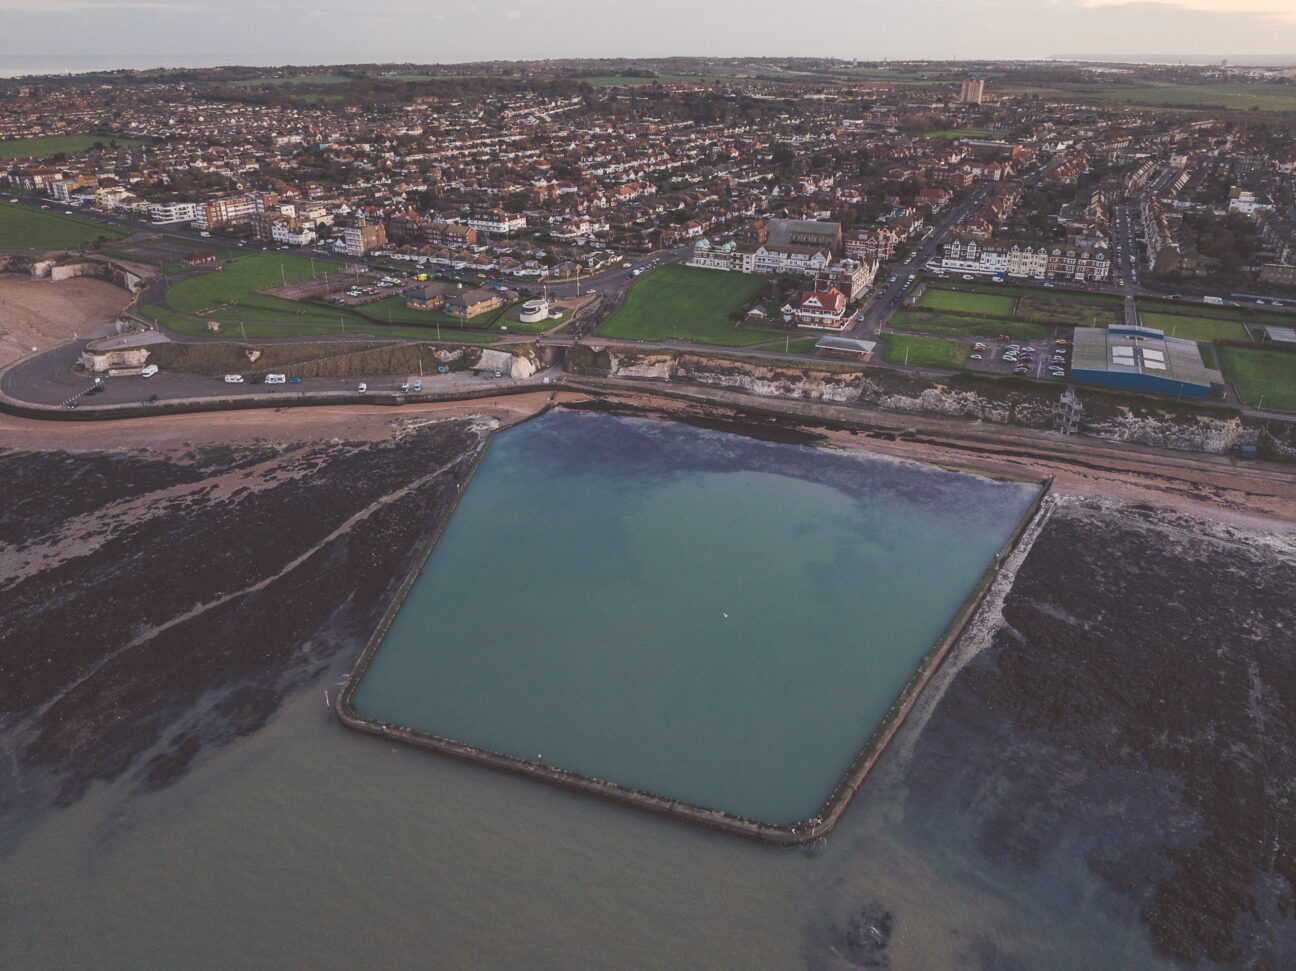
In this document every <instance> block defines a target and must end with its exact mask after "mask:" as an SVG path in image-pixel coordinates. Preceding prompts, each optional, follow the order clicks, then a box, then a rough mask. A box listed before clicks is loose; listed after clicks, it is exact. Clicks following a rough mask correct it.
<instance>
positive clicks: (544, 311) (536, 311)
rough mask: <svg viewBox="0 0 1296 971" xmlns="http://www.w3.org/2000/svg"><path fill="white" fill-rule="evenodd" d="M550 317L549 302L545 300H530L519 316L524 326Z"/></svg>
mask: <svg viewBox="0 0 1296 971" xmlns="http://www.w3.org/2000/svg"><path fill="white" fill-rule="evenodd" d="M548 317H549V301H548V300H545V299H543V298H541V299H539V300H528V301H527V302H526V303H524V304H523V305H522V312H521V313H520V314H519V315H518V320H520V321H522V323H524V324H535V323H539V322H540V321H542V320H547V319H548Z"/></svg>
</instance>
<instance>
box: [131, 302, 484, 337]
mask: <svg viewBox="0 0 1296 971" xmlns="http://www.w3.org/2000/svg"><path fill="white" fill-rule="evenodd" d="M139 312H140V315H141V316H144V317H148V318H149V319H150V320H154V321H156V322H157V323H159V324H161V325H162V326H163V327H165V328H166V329H167V330H170V331H174V332H175V333H177V334H184V335H186V336H188V337H210V338H212V339H213V340H231V339H235V340H237V339H239V338H244V337H246V338H247V339H248V340H261V339H264V338H267V337H319V336H321V335H325V334H368V335H372V336H374V337H396V338H408V339H411V340H421V341H426V340H436V339H437V332H436V329H435V328H434V327H401V326H395V327H389V326H387V325H386V324H378V323H374V322H372V321H364V320H356V319H355V318H352V317H350V316H348V317H347V322H346V324H345V325H343V324H341V323H333V324H319V323H298V322H296V321H290V322H285V323H281V324H275V323H265V322H254V323H239V322H237V321H234V322H230V321H227V320H225V319H224V318H221V329H220V330H219V331H217V332H213V331H211V330H209V329H208V327H207V321H205V320H200V319H198V318H195V317H185V316H183V315H182V314H177V313H175V312H174V311H172V310H168V309H167V308H166V307H158V306H155V305H147V306H143V307H140V311H139ZM441 339H442V340H446V341H458V342H462V343H479V344H493V343H494V342H496V341H498V340H499V338H498V337H497V336H495V335H494V334H487V333H483V332H481V331H470V330H459V329H456V328H450V327H442V328H441Z"/></svg>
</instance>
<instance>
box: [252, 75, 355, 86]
mask: <svg viewBox="0 0 1296 971" xmlns="http://www.w3.org/2000/svg"><path fill="white" fill-rule="evenodd" d="M354 80H355V78H349V77H345V76H344V75H341V74H294V75H293V76H292V77H288V78H248V79H247V80H246V81H233V82H231V83H232V84H233V85H234V86H235V87H238V88H255V87H258V86H260V85H265V86H271V85H278V84H346V83H348V82H350V81H354Z"/></svg>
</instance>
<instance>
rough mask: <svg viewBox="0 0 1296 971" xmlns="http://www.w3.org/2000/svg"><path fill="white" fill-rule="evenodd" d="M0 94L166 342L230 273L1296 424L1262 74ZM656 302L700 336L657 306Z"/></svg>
mask: <svg viewBox="0 0 1296 971" xmlns="http://www.w3.org/2000/svg"><path fill="white" fill-rule="evenodd" d="M0 93H3V95H4V97H5V102H6V104H7V105H8V106H9V110H8V111H7V112H6V114H5V115H4V117H3V118H2V119H0V153H2V154H3V155H4V156H5V157H6V161H5V163H4V165H5V168H4V169H3V170H0V187H3V188H6V189H7V190H8V191H9V193H10V194H12V195H13V196H14V199H13V202H15V203H19V204H21V205H23V206H26V207H28V208H32V207H37V206H39V207H40V208H42V209H45V208H47V207H54V209H56V210H57V209H60V208H61V209H63V210H66V211H67V212H69V213H76V214H86V215H90V216H93V217H94V218H96V219H98V220H99V221H100V222H101V223H105V224H106V223H112V232H110V233H108V234H105V235H99V234H94V233H90V234H88V235H87V236H86V238H84V239H81V240H79V250H80V251H81V252H82V253H86V252H99V253H100V254H104V255H107V256H109V257H112V258H117V259H122V260H127V261H129V260H132V259H134V260H135V261H137V262H143V263H146V264H147V263H150V262H151V263H152V264H153V265H155V266H158V265H163V264H165V266H164V269H167V278H166V279H165V280H164V281H163V282H162V283H161V284H160V285H159V284H158V283H157V281H151V282H150V291H151V292H150V294H149V295H148V296H147V297H146V298H145V300H144V302H143V303H142V305H141V306H140V307H139V308H137V309H138V311H139V313H140V314H142V315H143V316H144V317H145V318H146V319H149V320H151V321H152V322H153V323H155V324H157V325H160V326H164V327H165V326H168V325H170V326H176V325H177V314H179V315H182V316H187V317H188V318H189V321H188V322H189V324H190V325H192V324H194V323H195V319H196V318H197V319H202V320H207V321H208V322H209V330H210V332H211V334H212V336H215V335H216V334H217V333H219V332H220V327H221V326H222V322H221V320H220V319H218V318H220V317H221V316H222V315H221V313H220V308H224V309H228V308H229V307H230V306H231V305H234V304H238V303H239V301H237V300H230V299H226V300H221V301H219V302H217V301H211V302H209V303H208V304H207V305H204V306H201V307H197V306H194V305H193V304H192V302H190V304H189V305H186V303H185V301H183V300H179V301H168V300H166V299H165V294H166V293H167V292H171V291H166V290H163V292H162V293H161V294H159V292H158V288H159V286H161V287H162V288H165V287H170V286H172V285H173V284H174V281H173V279H172V277H177V276H181V277H182V276H183V274H184V273H185V272H186V270H188V271H190V272H192V271H194V270H200V269H201V268H202V267H203V266H204V264H209V263H214V264H219V263H220V262H221V261H222V260H224V259H227V258H228V257H229V255H230V253H231V249H230V248H231V247H252V248H254V249H262V250H264V249H277V250H280V251H289V252H296V253H298V254H306V255H309V256H311V258H312V259H313V260H314V259H319V260H321V261H324V260H336V261H341V262H343V263H344V264H345V265H346V266H347V267H348V268H349V269H348V272H352V273H353V279H352V281H351V282H350V283H349V284H347V283H345V280H346V277H345V274H343V273H337V274H335V276H334V278H333V280H331V281H330V280H329V279H328V277H327V276H326V277H325V282H324V284H323V285H322V286H321V287H319V288H317V289H316V290H314V291H310V292H309V293H307V292H305V291H303V292H301V293H293V292H289V291H288V290H286V289H285V290H283V291H276V293H277V294H278V295H279V296H282V297H294V298H300V299H311V300H316V301H321V302H323V301H329V302H332V303H333V304H335V305H339V306H342V307H344V308H346V309H354V310H356V312H357V313H360V314H361V315H362V316H363V317H365V318H366V322H367V323H370V324H372V323H374V322H377V323H381V322H382V321H383V319H384V318H383V316H382V312H381V311H382V310H383V308H384V307H386V308H388V310H390V308H391V307H392V306H393V303H392V301H390V300H388V299H387V298H389V297H391V296H392V295H393V294H395V295H398V296H399V297H400V298H401V300H402V301H403V304H395V306H396V309H397V311H398V313H397V314H392V313H390V312H389V313H388V314H387V317H386V321H387V323H389V324H396V323H402V324H405V325H418V324H419V323H431V322H432V320H433V319H434V318H433V316H431V315H436V319H438V320H440V321H441V322H443V323H445V324H446V325H447V326H448V327H449V328H450V336H451V337H453V336H455V330H454V329H455V327H463V328H467V327H471V326H473V324H472V322H473V321H474V320H477V319H478V318H481V319H486V317H487V316H489V319H491V320H492V321H498V322H499V323H500V327H499V329H500V330H501V331H504V330H508V325H507V320H508V319H512V320H514V323H515V325H516V326H514V328H513V332H515V333H516V332H521V333H531V334H536V333H543V332H544V329H543V327H541V326H537V324H538V323H539V322H545V323H548V322H550V321H554V322H557V321H562V322H564V323H566V322H567V321H571V320H573V318H575V319H574V321H573V323H572V324H571V325H570V326H569V328H568V332H569V333H574V334H575V335H576V336H578V337H579V336H580V335H581V334H582V333H584V334H586V335H589V334H597V335H600V336H604V337H607V338H609V339H613V338H623V339H637V340H662V339H665V338H667V337H670V338H671V339H675V340H684V341H691V342H693V343H694V344H696V345H719V346H743V347H752V348H753V349H755V350H757V351H759V352H771V353H772V352H774V351H775V350H776V349H777V345H778V344H779V343H780V338H781V335H782V332H783V331H784V330H788V329H790V330H791V331H792V332H799V333H800V334H801V335H802V337H801V338H800V339H799V340H798V348H797V351H798V352H799V353H801V354H813V355H818V356H830V355H835V356H838V357H846V358H851V359H857V360H863V361H872V360H875V359H876V360H877V361H879V362H880V363H886V364H889V365H892V366H899V367H911V366H917V367H921V366H930V367H936V368H942V367H944V368H953V369H956V370H957V369H966V370H971V371H983V372H988V373H990V374H1004V375H1012V376H1015V377H1023V376H1025V377H1029V378H1040V379H1045V380H1062V379H1065V380H1068V381H1074V382H1078V383H1080V384H1085V383H1093V384H1100V385H1109V386H1116V387H1120V388H1125V389H1129V390H1136V391H1148V392H1152V393H1168V394H1174V395H1176V396H1180V395H1184V394H1187V395H1189V396H1194V397H1203V398H1205V397H1209V396H1211V395H1214V396H1215V397H1216V398H1219V399H1223V400H1227V401H1229V402H1230V403H1232V404H1234V405H1237V406H1242V407H1254V408H1257V409H1259V408H1261V407H1262V406H1263V405H1268V407H1269V409H1273V408H1277V409H1279V410H1280V411H1287V410H1293V409H1296V387H1293V386H1296V371H1294V370H1293V368H1292V363H1293V362H1296V356H1292V355H1291V354H1290V351H1291V350H1292V349H1293V348H1296V331H1293V329H1292V324H1294V323H1296V316H1293V315H1291V314H1286V315H1284V314H1283V313H1282V311H1283V310H1284V309H1290V308H1296V191H1294V186H1296V181H1294V179H1296V132H1294V131H1293V126H1292V125H1291V124H1290V118H1291V117H1292V115H1291V109H1292V108H1293V107H1294V106H1296V79H1294V78H1293V71H1292V70H1291V69H1272V70H1270V69H1264V68H1255V67H1246V68H1230V67H1229V66H1228V65H1227V64H1223V65H1219V66H1215V67H1210V68H1203V67H1178V66H1147V65H1144V66H1113V65H1097V64H1070V65H1056V64H1013V63H1007V64H995V63H982V64H970V65H954V64H949V63H887V62H879V63H860V62H855V61H823V60H797V59H789V60H784V61H777V62H772V61H768V60H755V59H734V60H696V59H680V60H669V61H624V62H607V61H589V62H581V61H572V62H562V61H554V62H540V63H533V64H526V63H512V64H498V63H492V64H486V65H480V64H479V65H457V66H453V67H445V66H440V67H438V66H417V65H403V66H365V67H356V66H346V67H332V68H319V69H310V70H303V69H290V70H283V71H272V70H264V69H246V68H224V69H213V70H185V71H181V70H177V71H165V70H158V71H151V72H135V71H122V72H114V73H105V74H98V75H81V76H67V77H41V78H25V79H17V80H13V81H8V82H3V83H0ZM11 223H12V224H15V225H16V223H15V221H13V220H11ZM127 230H128V231H129V233H130V236H129V238H128V239H125V240H123V239H122V236H123V234H125V233H126V232H127ZM8 235H9V238H5V236H6V234H5V233H3V232H0V247H3V248H8V249H9V250H10V251H11V252H12V251H14V250H17V249H22V248H23V246H22V243H23V241H22V240H21V239H20V238H19V237H20V236H21V234H20V233H19V234H18V235H17V236H15V235H14V233H13V232H11V233H10V234H8ZM177 235H178V236H179V237H180V238H181V239H182V240H183V239H186V238H187V239H189V241H190V242H191V243H192V245H189V244H188V243H185V244H184V245H183V246H181V247H180V248H179V249H177V248H176V247H175V245H174V243H175V238H176V236H177ZM168 238H169V239H171V240H172V246H171V249H169V250H167V249H165V246H161V245H160V244H159V242H158V241H159V240H161V241H165V240H166V239H168ZM150 240H152V243H150ZM150 247H151V248H150ZM35 248H40V247H39V242H38V241H37V246H36V247H35ZM234 252H236V250H235V251H234ZM662 264H668V265H665V266H663V265H662ZM680 264H685V265H684V266H681V265H680ZM275 265H276V266H279V267H280V269H279V271H278V275H279V276H281V277H282V280H281V282H282V284H283V286H284V287H285V288H287V287H288V286H289V285H290V284H291V283H293V282H297V281H291V280H290V279H289V277H290V276H296V275H297V274H298V272H299V271H298V269H297V264H290V265H289V268H288V269H285V268H284V265H283V264H282V263H279V264H275ZM268 266H269V265H268V264H267V267H268ZM320 266H323V267H326V268H327V266H328V264H327V263H324V262H321V264H320ZM311 268H312V269H311V277H312V279H314V278H315V277H316V275H317V272H316V271H317V268H316V264H315V263H312V264H311ZM211 269H212V267H208V271H210V270H211ZM334 269H337V267H334ZM612 271H619V275H616V276H612V275H609V274H610V273H611V272H612ZM647 271H656V272H653V273H650V274H649V276H647V277H645V278H644V279H642V280H636V279H635V278H637V277H639V276H640V275H641V273H644V272H647ZM703 271H711V272H703ZM714 271H724V272H726V273H731V274H734V275H735V277H738V278H741V279H742V280H744V281H745V280H749V279H751V280H755V281H756V282H754V283H752V284H751V285H743V283H740V282H736V281H735V282H729V283H723V282H721V276H720V274H719V273H717V272H714ZM362 274H365V275H362ZM582 278H583V279H584V281H586V282H585V284H584V285H582V282H581V281H582ZM699 281H706V282H699ZM265 282H266V283H269V282H271V281H269V280H267V281H265ZM563 283H566V284H568V287H567V289H566V290H565V291H563V290H561V289H557V290H553V291H552V292H551V290H550V288H551V287H553V286H556V285H559V284H563ZM465 284H471V286H470V287H469V289H468V290H464V286H465ZM987 287H988V288H989V289H988V290H987V289H986V288H987ZM380 288H382V289H380ZM996 288H997V289H996ZM1013 288H1018V289H1016V290H1014V289H1013ZM256 289H257V290H262V287H257V288H256ZM1050 289H1052V291H1053V292H1052V293H1050V292H1048V291H1049V290H1050ZM627 290H628V293H627ZM685 290H687V291H688V292H690V293H692V292H695V291H698V290H701V291H706V292H707V293H708V294H710V295H711V296H713V297H714V298H715V299H714V300H712V301H711V303H712V304H714V306H713V307H712V308H711V317H710V318H709V319H708V318H707V311H704V310H702V309H701V308H700V306H699V307H698V308H697V309H696V310H695V312H694V313H691V314H684V315H680V314H678V313H676V312H675V310H677V309H678V308H675V309H670V308H672V301H671V294H672V292H675V293H679V292H683V291H685ZM636 291H638V295H637V294H636ZM226 296H229V295H226ZM586 296H589V297H593V298H595V300H596V305H594V306H591V305H589V304H587V303H584V302H582V301H581V300H580V298H583V297H586ZM560 297H568V298H571V300H570V301H569V302H568V303H561V302H559V298H560ZM528 298H532V299H531V300H530V302H529V303H528V304H527V306H526V307H523V306H521V303H522V302H523V301H524V300H527V299H528ZM551 301H553V303H552V305H551ZM200 302H201V301H200ZM645 302H647V303H651V304H652V305H653V306H655V307H657V308H658V311H657V316H656V317H654V314H653V312H652V311H651V310H648V309H645V308H644V307H643V306H640V305H641V304H644V303H645ZM1172 302H1174V303H1172ZM370 305H375V306H372V307H371V309H370V310H369V311H367V312H366V311H364V310H363V308H364V307H366V306H370ZM150 307H152V308H153V309H152V310H150V309H149V308H150ZM1183 308H1191V309H1187V310H1185V309H1183ZM417 311H424V312H426V313H427V314H428V316H425V317H420V315H419V314H418V313H417ZM312 312H313V311H312ZM506 313H508V314H512V316H511V317H507V316H505V314H506ZM666 315H671V320H670V321H669V323H668V322H667V320H666ZM398 318H399V319H398ZM276 319H278V318H275V315H262V317H261V318H260V319H259V320H258V322H259V323H272V322H275V320H276ZM321 319H323V318H321ZM339 321H340V325H341V327H342V328H343V329H345V326H346V318H345V317H339ZM240 322H241V323H242V324H244V331H243V332H244V333H245V334H246V323H247V320H246V319H245V318H240ZM279 322H280V323H288V324H291V320H288V321H284V320H279ZM1076 325H1081V329H1082V330H1085V331H1090V332H1089V333H1075V332H1074V328H1075V327H1076ZM181 326H183V324H181ZM226 326H227V327H228V321H227V322H226ZM1120 328H1123V329H1120ZM722 331H731V332H730V333H723V334H722V333H721V332H722ZM284 333H285V335H287V334H288V333H289V331H287V330H285V331H284ZM437 333H438V336H443V335H442V334H441V332H440V330H438V332H437ZM815 334H819V335H826V336H827V337H829V338H832V339H831V340H829V339H825V340H824V341H822V342H820V341H816V340H809V338H810V337H813V335H815ZM404 336H409V335H408V334H406V335H404ZM1032 340H1034V341H1037V342H1039V341H1042V342H1043V343H1037V344H1036V345H1035V346H1034V347H1030V346H1026V347H1024V346H1023V345H1024V344H1027V343H1028V342H1030V341H1032ZM1143 341H1153V342H1155V344H1154V346H1153V345H1149V350H1151V351H1152V353H1151V354H1144V353H1143V351H1142V349H1141V346H1140V342H1143ZM1131 342H1132V343H1131ZM781 343H782V345H783V350H784V352H785V353H787V354H792V353H793V348H792V345H791V341H790V340H782V341H781ZM1073 343H1075V344H1077V345H1085V346H1086V348H1087V350H1086V351H1085V352H1084V354H1082V355H1080V356H1082V357H1083V358H1084V361H1085V366H1084V367H1082V368H1081V367H1077V366H1076V364H1075V360H1074V359H1073V357H1072V355H1073V353H1075V351H1074V350H1073V349H1072V346H1071V345H1072V344H1073ZM1108 344H1111V345H1112V346H1111V347H1110V348H1109V347H1107V345H1108ZM1126 344H1128V345H1130V346H1133V347H1134V349H1135V351H1136V353H1134V354H1133V355H1132V356H1131V354H1130V353H1128V350H1129V347H1127V346H1119V347H1118V346H1117V345H1126ZM1194 344H1198V345H1200V349H1199V348H1198V347H1197V346H1193V345H1194ZM1059 348H1061V349H1059ZM1199 350H1200V353H1199ZM1158 355H1159V356H1158ZM1176 362H1177V363H1176ZM1289 385H1290V386H1289Z"/></svg>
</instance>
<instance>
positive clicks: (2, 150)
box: [0, 135, 144, 158]
mask: <svg viewBox="0 0 1296 971" xmlns="http://www.w3.org/2000/svg"><path fill="white" fill-rule="evenodd" d="M112 141H116V143H117V145H118V146H128V145H143V144H144V143H143V142H142V141H140V140H139V139H138V138H121V137H119V136H116V135H47V136H45V137H43V138H10V139H7V140H5V141H0V158H30V157H32V156H35V155H53V154H54V153H55V152H84V151H85V150H86V149H87V148H92V147H93V146H94V144H95V142H99V143H100V144H102V145H104V146H107V145H108V143H109V142H112Z"/></svg>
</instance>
